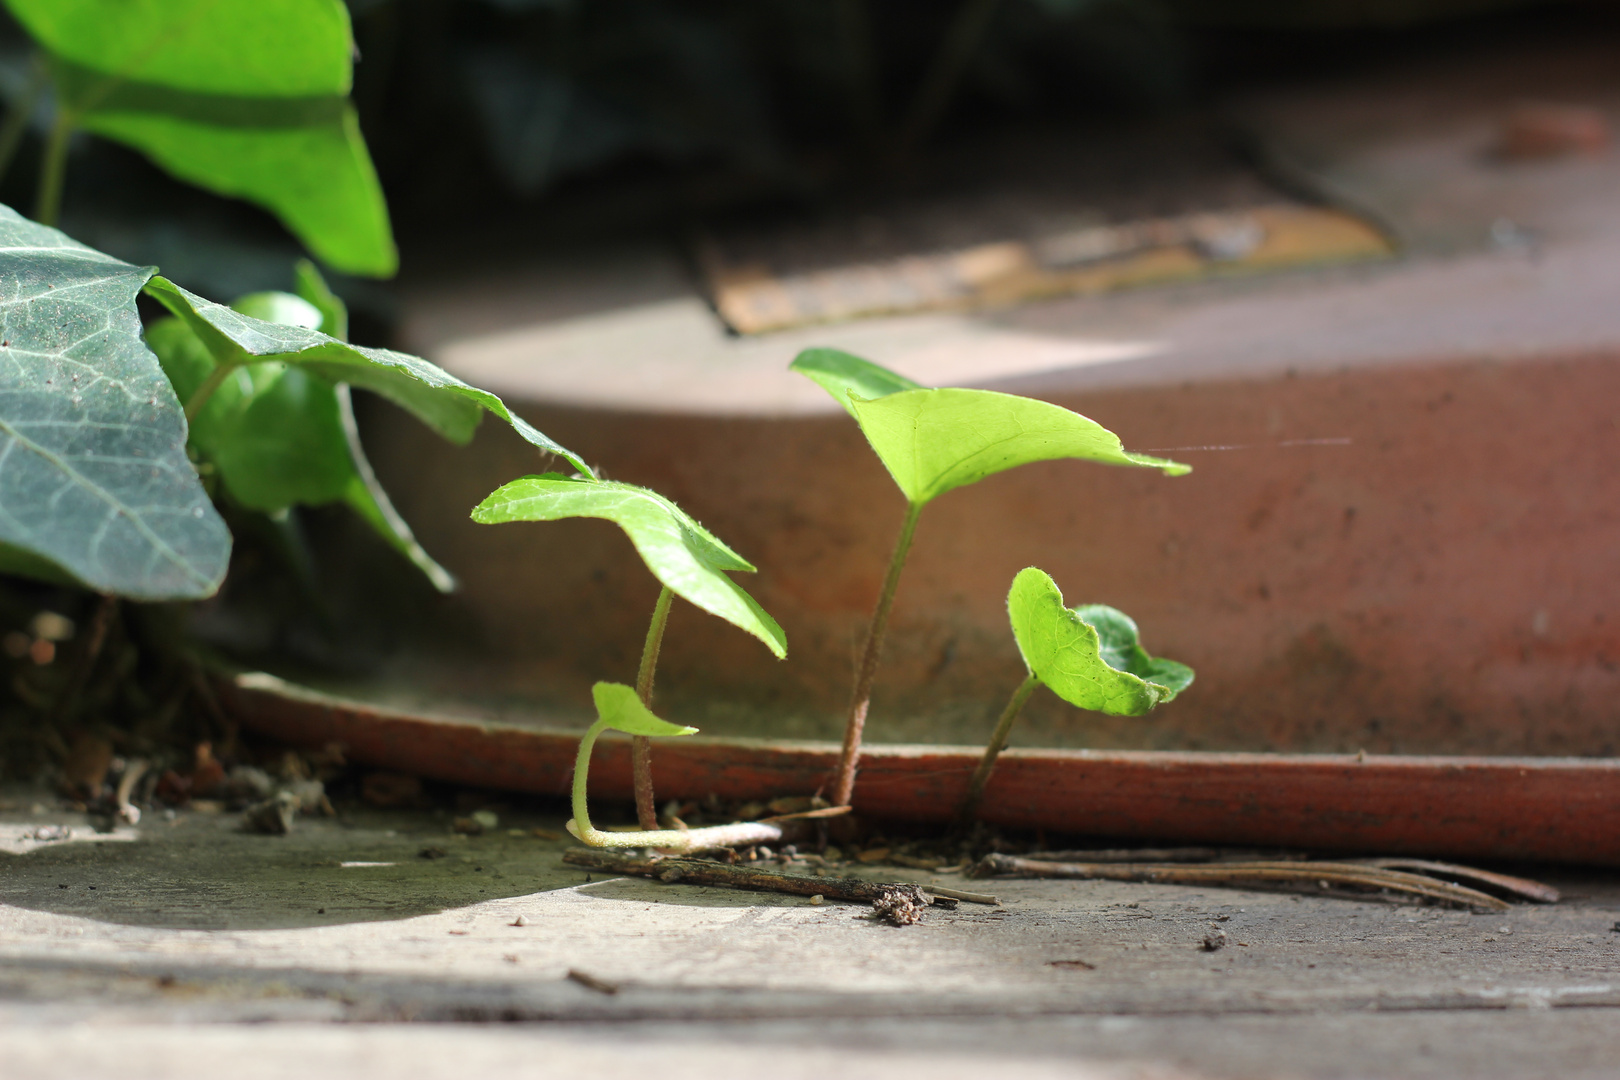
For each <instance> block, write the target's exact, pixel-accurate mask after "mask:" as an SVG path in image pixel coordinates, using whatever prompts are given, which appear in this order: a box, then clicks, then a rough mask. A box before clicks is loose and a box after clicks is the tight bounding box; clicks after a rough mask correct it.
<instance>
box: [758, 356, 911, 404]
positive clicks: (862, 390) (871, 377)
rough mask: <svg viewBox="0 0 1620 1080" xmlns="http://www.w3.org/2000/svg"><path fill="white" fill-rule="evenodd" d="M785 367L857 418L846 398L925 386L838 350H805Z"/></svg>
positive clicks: (884, 395)
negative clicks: (819, 388)
mask: <svg viewBox="0 0 1620 1080" xmlns="http://www.w3.org/2000/svg"><path fill="white" fill-rule="evenodd" d="M788 370H789V371H797V372H798V373H799V374H801V375H803V376H804V377H805V378H807V379H809V380H810V381H811V382H813V383H815V384H816V385H817V386H819V387H821V388H822V389H823V390H825V391H827V393H829V394H831V395H832V396H833V400H834V401H836V402H838V404H840V405H842V406H843V407H844V408H845V409H846V410H847V411H848V412H849V415H851V416H853V417H855V419H856V420H857V421H859V420H860V416H859V414H857V413H856V412H855V406H854V404H853V403H852V402H851V400H850V399H851V397H852V396H853V397H860V398H866V399H867V400H872V399H873V398H881V397H888V396H889V395H890V394H898V393H900V392H901V391H902V390H926V389H927V387H925V386H923V384H922V383H920V382H914V381H912V380H911V379H908V378H906V377H905V376H904V375H901V374H899V373H898V372H894V371H890V370H889V369H888V368H886V367H880V366H879V365H877V364H874V363H872V361H870V360H862V359H861V358H860V357H858V356H856V355H855V354H854V353H847V352H844V351H843V350H842V349H806V350H804V351H803V352H801V353H800V354H799V355H798V356H796V357H794V358H793V363H791V364H789V365H788Z"/></svg>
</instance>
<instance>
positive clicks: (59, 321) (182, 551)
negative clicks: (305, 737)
mask: <svg viewBox="0 0 1620 1080" xmlns="http://www.w3.org/2000/svg"><path fill="white" fill-rule="evenodd" d="M152 273H153V271H152V269H151V268H149V267H148V268H145V269H143V268H141V267H137V266H131V265H129V264H128V263H125V262H120V261H119V260H117V259H114V258H112V257H111V256H108V255H103V254H101V253H100V252H98V251H95V250H93V249H91V248H88V247H85V246H84V245H83V244H80V243H77V242H76V241H73V240H70V239H69V238H68V237H66V236H64V235H63V234H62V233H60V232H57V231H56V230H55V229H50V228H46V227H45V226H43V225H37V224H35V223H33V222H31V221H28V220H26V219H25V218H23V217H21V216H20V215H19V214H17V212H16V211H14V210H12V209H11V208H10V207H5V206H0V543H4V544H8V545H11V546H12V547H13V548H15V549H18V551H19V552H21V553H22V554H23V555H26V556H30V557H32V558H34V559H39V560H44V561H46V562H48V563H50V564H52V565H54V566H55V567H58V568H60V570H61V571H62V572H65V573H66V574H68V575H70V576H71V577H72V578H73V579H75V580H77V581H79V582H82V583H83V584H84V585H86V586H88V587H90V588H92V589H95V590H98V591H100V592H104V593H113V594H116V595H119V596H125V597H129V598H131V599H136V600H183V599H195V598H200V597H204V596H209V595H211V594H212V593H213V592H214V591H215V590H216V589H217V588H218V587H219V583H220V581H221V580H222V579H223V578H224V576H225V568H226V564H227V562H228V561H229V558H230V550H231V537H230V533H229V531H228V530H227V529H226V527H225V523H224V521H222V520H221V519H220V517H219V514H218V513H216V512H215V510H214V507H213V504H212V503H210V502H209V499H208V494H207V492H206V491H204V490H203V487H202V484H201V483H200V482H199V481H198V479H197V474H196V471H195V470H194V469H193V468H192V465H191V462H190V460H189V459H188V458H187V456H186V449H185V447H186V423H185V417H184V415H183V414H182V412H181V408H180V403H179V401H178V400H177V399H176V398H175V393H174V390H173V389H171V388H170V386H169V381H168V379H167V378H165V377H164V374H163V369H162V368H161V367H160V366H159V364H158V359H157V357H156V356H154V355H153V354H152V351H151V350H150V349H148V348H147V347H146V344H145V342H144V341H143V340H142V339H141V324H140V318H139V316H138V315H137V313H136V310H135V296H136V294H137V293H138V292H140V290H141V288H142V286H144V285H145V284H146V281H147V279H148V278H150V277H151V276H152ZM8 565H9V567H10V568H11V569H18V570H24V571H26V569H27V566H28V563H27V561H26V559H13V560H9V561H8Z"/></svg>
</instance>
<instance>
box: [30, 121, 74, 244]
mask: <svg viewBox="0 0 1620 1080" xmlns="http://www.w3.org/2000/svg"><path fill="white" fill-rule="evenodd" d="M74 126H75V125H74V117H73V114H72V113H69V112H67V111H66V110H64V109H61V108H58V110H57V113H56V119H55V120H54V121H53V122H52V123H51V134H50V137H49V138H47V139H46V140H45V156H44V157H43V158H42V159H41V161H40V166H39V192H38V193H37V196H36V198H37V202H36V203H35V207H34V220H35V221H37V222H39V223H40V224H41V225H52V226H54V225H55V224H56V219H57V218H58V217H60V216H61V213H62V185H63V184H64V183H65V182H66V180H67V152H68V143H69V141H70V140H71V139H72V137H73V128H74Z"/></svg>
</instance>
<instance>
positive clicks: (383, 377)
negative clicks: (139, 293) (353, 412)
mask: <svg viewBox="0 0 1620 1080" xmlns="http://www.w3.org/2000/svg"><path fill="white" fill-rule="evenodd" d="M146 291H147V293H148V294H150V295H151V296H153V297H155V298H156V299H157V300H158V301H160V302H161V303H162V304H163V305H164V306H165V307H167V308H168V309H169V310H170V311H171V312H173V313H174V314H175V315H176V316H178V317H179V318H180V319H182V320H183V321H184V322H185V323H186V325H187V326H189V327H190V328H191V330H192V332H193V333H195V334H196V335H197V337H198V339H199V340H200V341H202V343H203V344H204V345H205V346H206V347H207V349H208V351H209V353H210V354H211V355H212V356H213V358H214V362H215V363H217V364H222V365H226V366H229V367H241V366H245V365H249V364H257V363H262V362H264V361H271V360H274V361H280V362H282V363H286V364H291V365H296V366H297V367H299V368H302V369H303V370H305V371H309V372H312V373H314V374H316V375H319V376H320V377H321V378H323V379H325V380H326V381H327V382H331V383H348V384H350V385H352V386H358V387H362V388H364V389H366V390H371V391H374V392H375V393H378V394H381V395H382V396H383V397H385V398H388V399H389V400H390V401H393V402H394V403H395V404H397V405H399V406H400V407H401V408H403V409H405V410H407V411H409V412H411V413H413V414H414V415H415V416H416V417H417V418H418V419H419V420H421V421H422V422H423V423H425V424H427V425H428V426H429V427H431V428H433V429H434V430H435V431H437V432H438V433H439V434H441V435H443V436H444V437H445V438H447V439H449V440H450V441H451V442H454V443H457V444H465V443H467V442H468V441H470V440H471V439H472V436H473V431H474V429H475V428H477V426H478V422H479V420H480V419H482V418H483V413H484V411H486V410H487V411H489V412H492V413H494V414H495V415H496V416H498V417H500V418H501V419H502V420H505V421H506V422H507V423H509V424H511V425H512V428H513V430H515V431H516V432H517V433H518V434H519V435H520V436H522V437H523V438H524V439H525V440H527V441H528V442H529V443H531V444H533V445H534V446H536V447H538V448H539V449H541V450H542V451H544V452H546V453H548V454H555V455H557V456H558V457H561V458H564V459H565V460H567V461H568V463H569V464H571V465H573V466H574V468H576V469H578V470H579V471H581V472H583V473H586V474H589V473H590V467H589V466H588V465H586V464H585V462H584V460H583V459H582V458H580V457H579V455H577V454H575V453H574V452H573V451H571V450H569V449H567V448H566V447H564V446H562V445H561V444H559V443H557V442H555V441H553V440H552V439H551V438H550V437H549V436H547V435H546V434H545V433H543V432H541V431H540V430H538V429H537V428H535V427H534V426H533V425H532V424H530V423H529V422H528V421H526V420H524V419H523V418H522V417H520V416H517V415H515V414H514V413H512V412H511V410H509V409H508V408H507V407H506V404H505V403H504V402H502V401H501V399H500V398H498V397H496V396H495V395H494V394H491V393H489V392H488V391H485V390H480V389H478V388H477V387H474V386H468V385H467V384H466V383H464V382H462V381H461V380H460V379H458V378H456V377H455V376H454V375H451V374H450V373H449V372H447V371H445V370H444V369H443V368H440V367H438V366H437V365H435V364H430V363H428V362H427V361H426V360H423V359H421V358H420V357H416V356H411V355H409V354H407V353H399V352H394V351H393V350H391V349H368V348H362V347H361V346H358V345H349V344H347V343H345V342H342V341H339V340H338V339H337V338H334V337H330V336H328V335H326V334H323V333H321V332H320V331H319V330H312V329H309V328H307V327H303V326H289V325H285V324H282V323H275V322H266V321H264V320H262V319H256V318H253V317H252V316H250V315H244V314H243V313H241V312H239V311H235V310H233V309H232V308H228V307H226V306H225V305H223V304H216V303H214V302H213V301H211V300H204V299H203V298H202V297H200V296H198V295H196V294H195V293H192V292H188V291H187V290H185V289H182V288H181V287H180V286H178V285H176V284H174V283H173V282H171V281H169V280H167V279H166V278H163V277H154V278H152V280H151V281H149V282H147V285H146Z"/></svg>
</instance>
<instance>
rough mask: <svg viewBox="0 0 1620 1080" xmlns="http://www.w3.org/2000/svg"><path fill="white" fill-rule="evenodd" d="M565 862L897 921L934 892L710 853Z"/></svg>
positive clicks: (917, 911)
mask: <svg viewBox="0 0 1620 1080" xmlns="http://www.w3.org/2000/svg"><path fill="white" fill-rule="evenodd" d="M563 862H565V863H568V864H569V865H571V866H583V867H588V868H590V869H592V870H606V871H608V872H610V873H615V874H629V875H632V876H634V877H645V878H653V879H656V880H658V881H662V882H664V883H665V884H674V883H675V882H681V883H683V884H687V885H715V886H719V887H721V888H728V889H758V890H762V891H765V892H779V893H788V894H790V895H795V896H809V897H815V896H820V897H822V898H823V899H826V900H844V901H847V902H852V903H867V904H871V905H872V907H873V911H874V913H875V914H876V915H877V916H879V917H881V918H885V919H888V920H889V921H890V922H892V923H894V924H895V925H896V926H909V925H911V924H912V923H915V922H917V921H918V920H919V919H920V918H921V917H922V913H923V911H924V910H925V909H926V908H927V907H928V906H929V905H930V904H932V903H933V898H932V897H930V896H929V894H928V892H927V891H926V890H925V889H924V887H923V886H921V885H914V884H911V883H909V882H888V883H886V882H877V881H866V880H864V879H862V878H854V877H849V878H834V877H804V876H800V875H798V874H784V873H780V872H778V871H775V870H761V869H756V868H754V867H751V866H733V865H730V864H727V863H721V862H712V861H710V860H708V859H691V858H683V857H679V856H658V855H653V856H636V855H625V854H620V853H617V852H611V851H603V850H599V849H595V848H569V849H568V850H567V851H565V852H563Z"/></svg>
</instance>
